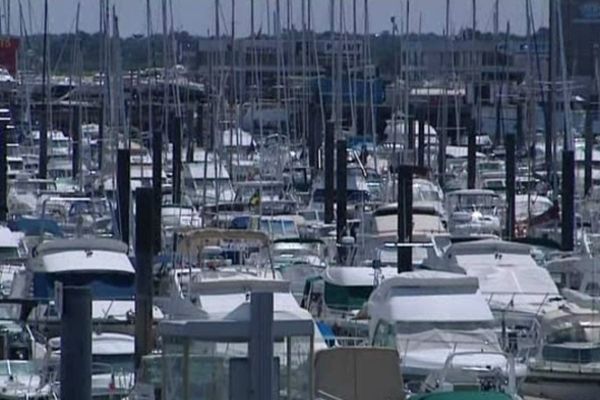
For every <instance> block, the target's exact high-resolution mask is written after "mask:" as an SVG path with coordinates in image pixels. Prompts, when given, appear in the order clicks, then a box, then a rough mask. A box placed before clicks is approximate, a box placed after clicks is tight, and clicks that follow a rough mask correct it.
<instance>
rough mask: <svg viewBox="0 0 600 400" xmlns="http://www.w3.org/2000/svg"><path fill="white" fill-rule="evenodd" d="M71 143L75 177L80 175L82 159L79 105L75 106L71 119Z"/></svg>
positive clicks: (72, 165)
mask: <svg viewBox="0 0 600 400" xmlns="http://www.w3.org/2000/svg"><path fill="white" fill-rule="evenodd" d="M70 130H71V143H72V145H73V158H72V159H71V162H72V164H71V168H72V170H73V178H76V177H78V176H79V163H80V159H81V113H80V112H79V107H75V108H73V118H72V120H71V129H70Z"/></svg>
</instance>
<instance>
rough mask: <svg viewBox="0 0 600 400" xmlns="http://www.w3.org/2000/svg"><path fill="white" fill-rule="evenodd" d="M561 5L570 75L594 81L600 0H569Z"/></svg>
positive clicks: (599, 27) (598, 39) (599, 37)
mask: <svg viewBox="0 0 600 400" xmlns="http://www.w3.org/2000/svg"><path fill="white" fill-rule="evenodd" d="M561 4H562V9H561V11H562V13H561V14H562V23H563V34H564V42H565V54H566V59H567V66H568V69H569V74H570V76H574V77H588V78H592V77H594V46H596V45H600V0H568V1H562V2H561Z"/></svg>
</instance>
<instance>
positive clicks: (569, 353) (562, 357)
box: [542, 343, 600, 364]
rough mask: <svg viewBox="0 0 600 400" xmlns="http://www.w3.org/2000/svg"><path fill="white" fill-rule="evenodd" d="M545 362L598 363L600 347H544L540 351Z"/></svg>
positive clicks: (565, 345) (567, 345)
mask: <svg viewBox="0 0 600 400" xmlns="http://www.w3.org/2000/svg"><path fill="white" fill-rule="evenodd" d="M542 356H543V358H544V360H546V361H555V362H564V363H576V364H589V363H597V362H600V347H598V346H595V345H592V344H591V343H590V344H589V346H586V345H581V344H567V343H565V344H563V345H546V346H544V348H543V350H542Z"/></svg>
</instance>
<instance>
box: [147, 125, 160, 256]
mask: <svg viewBox="0 0 600 400" xmlns="http://www.w3.org/2000/svg"><path fill="white" fill-rule="evenodd" d="M162 142H163V137H162V132H161V131H158V130H157V131H154V132H152V190H153V192H152V193H153V196H154V197H153V202H154V206H153V207H152V212H153V216H154V221H156V223H155V224H154V228H155V229H154V230H153V231H146V232H153V237H154V243H153V247H152V248H153V249H154V251H155V252H157V253H158V252H159V251H160V249H161V234H162V232H161V230H160V221H161V218H162V217H161V211H162Z"/></svg>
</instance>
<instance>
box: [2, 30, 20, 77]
mask: <svg viewBox="0 0 600 400" xmlns="http://www.w3.org/2000/svg"><path fill="white" fill-rule="evenodd" d="M18 50H19V39H17V38H8V37H4V38H0V66H2V67H4V68H6V69H7V70H8V72H9V73H10V74H11V75H12V76H15V74H16V73H17V51H18Z"/></svg>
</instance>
